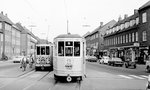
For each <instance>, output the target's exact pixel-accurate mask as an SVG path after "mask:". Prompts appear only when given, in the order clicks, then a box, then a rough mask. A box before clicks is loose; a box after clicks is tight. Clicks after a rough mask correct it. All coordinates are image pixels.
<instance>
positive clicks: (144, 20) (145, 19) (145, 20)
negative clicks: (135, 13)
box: [142, 12, 147, 23]
mask: <svg viewBox="0 0 150 90" xmlns="http://www.w3.org/2000/svg"><path fill="white" fill-rule="evenodd" d="M145 22H147V14H146V12H145V13H143V14H142V23H145Z"/></svg>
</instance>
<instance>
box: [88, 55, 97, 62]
mask: <svg viewBox="0 0 150 90" xmlns="http://www.w3.org/2000/svg"><path fill="white" fill-rule="evenodd" d="M86 60H87V61H89V62H97V60H98V59H97V58H96V57H95V56H87V58H86Z"/></svg>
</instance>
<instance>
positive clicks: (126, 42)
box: [126, 34, 128, 43]
mask: <svg viewBox="0 0 150 90" xmlns="http://www.w3.org/2000/svg"><path fill="white" fill-rule="evenodd" d="M126 43H128V34H126Z"/></svg>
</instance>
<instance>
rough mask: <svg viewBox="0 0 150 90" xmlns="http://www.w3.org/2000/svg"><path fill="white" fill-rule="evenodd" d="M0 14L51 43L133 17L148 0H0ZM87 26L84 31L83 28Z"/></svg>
mask: <svg viewBox="0 0 150 90" xmlns="http://www.w3.org/2000/svg"><path fill="white" fill-rule="evenodd" d="M0 2H1V3H0V12H1V11H3V13H4V14H7V16H8V18H9V19H11V21H12V22H14V23H17V22H20V23H21V24H22V25H23V26H25V27H27V28H28V29H29V30H31V31H32V32H33V33H34V34H35V35H36V36H38V37H39V38H42V39H46V38H47V37H48V40H49V41H51V42H53V39H54V38H55V37H56V36H58V35H60V34H66V33H67V20H68V31H69V32H70V33H71V34H79V35H81V36H83V35H84V34H86V33H87V32H88V31H89V32H92V31H93V30H94V29H96V28H97V27H98V26H99V25H100V22H103V24H106V23H108V22H109V21H111V20H113V19H114V20H116V21H117V20H118V17H119V16H121V17H122V18H123V17H124V14H128V16H130V15H133V13H134V9H139V8H140V7H141V6H142V5H143V4H145V3H146V2H148V0H0ZM85 26H87V27H85Z"/></svg>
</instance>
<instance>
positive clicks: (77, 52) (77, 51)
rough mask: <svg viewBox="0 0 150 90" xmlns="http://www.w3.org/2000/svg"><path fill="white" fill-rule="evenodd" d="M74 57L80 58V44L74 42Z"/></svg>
mask: <svg viewBox="0 0 150 90" xmlns="http://www.w3.org/2000/svg"><path fill="white" fill-rule="evenodd" d="M74 56H80V42H74Z"/></svg>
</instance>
